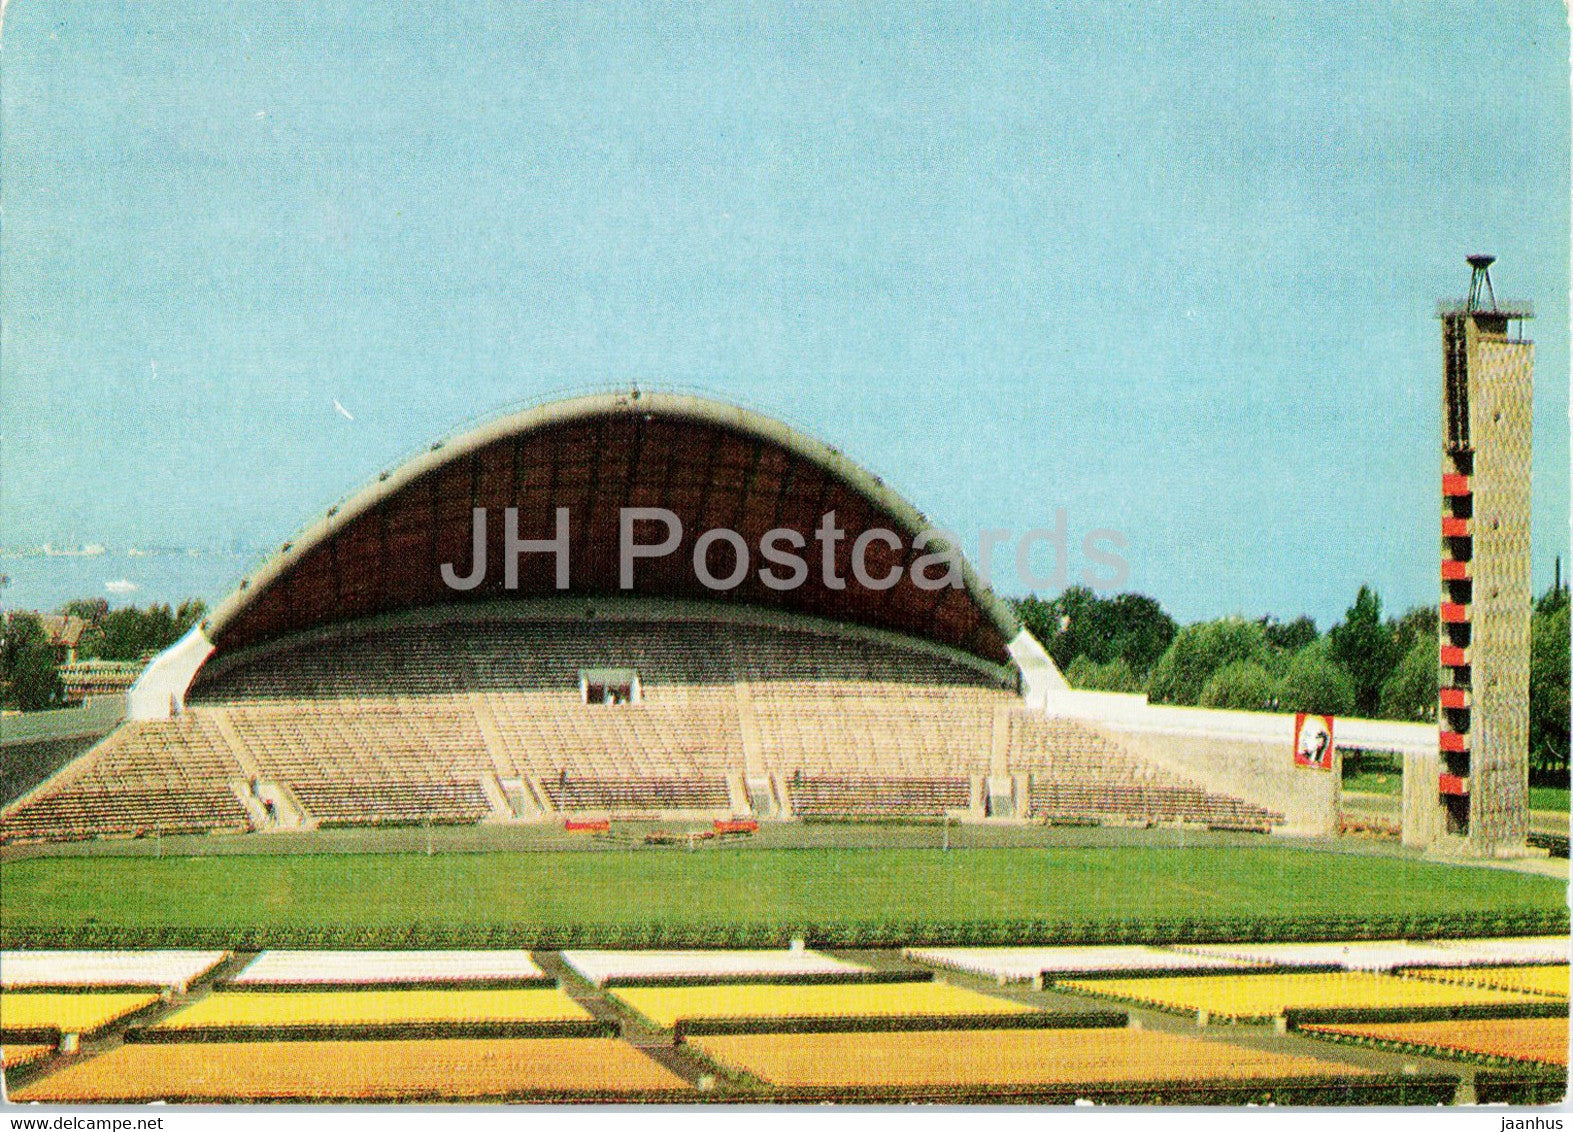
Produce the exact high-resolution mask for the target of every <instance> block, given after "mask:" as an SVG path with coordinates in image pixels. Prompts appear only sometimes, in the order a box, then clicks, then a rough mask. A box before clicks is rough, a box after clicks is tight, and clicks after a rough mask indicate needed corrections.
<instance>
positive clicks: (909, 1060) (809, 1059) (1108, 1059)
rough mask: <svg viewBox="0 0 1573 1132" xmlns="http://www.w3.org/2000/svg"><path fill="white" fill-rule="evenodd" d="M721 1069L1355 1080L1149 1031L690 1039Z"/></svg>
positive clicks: (883, 1078) (792, 1075)
mask: <svg viewBox="0 0 1573 1132" xmlns="http://www.w3.org/2000/svg"><path fill="white" fill-rule="evenodd" d="M689 1044H690V1045H691V1046H693V1047H694V1048H695V1049H698V1050H699V1051H701V1052H702V1053H704V1054H705V1055H706V1056H707V1057H709V1058H711V1059H712V1060H713V1061H715V1062H716V1063H717V1064H719V1065H722V1066H724V1067H726V1068H728V1069H730V1070H732V1071H734V1072H738V1071H741V1072H746V1073H748V1074H750V1075H752V1076H754V1077H756V1078H758V1079H760V1080H762V1081H765V1082H767V1083H769V1084H772V1085H779V1086H782V1087H786V1088H810V1089H816V1088H817V1089H880V1088H886V1089H910V1088H922V1087H925V1086H953V1087H987V1086H994V1087H999V1088H1010V1087H1031V1086H1054V1085H1109V1084H1119V1083H1125V1082H1140V1083H1143V1084H1148V1083H1157V1082H1183V1083H1186V1084H1189V1083H1191V1082H1196V1081H1217V1080H1223V1081H1239V1080H1256V1079H1280V1080H1282V1079H1289V1078H1304V1077H1359V1076H1364V1075H1368V1074H1369V1072H1370V1071H1369V1070H1365V1069H1358V1068H1354V1067H1352V1066H1348V1065H1343V1064H1340V1063H1338V1062H1335V1061H1322V1060H1319V1059H1316V1058H1309V1057H1293V1056H1289V1055H1287V1054H1281V1053H1275V1052H1271V1051H1268V1050H1257V1049H1245V1048H1242V1047H1239V1046H1234V1045H1228V1044H1225V1043H1223V1042H1218V1041H1207V1040H1204V1039H1201V1038H1194V1037H1189V1036H1186V1035H1179V1034H1166V1033H1159V1032H1157V1031H1151V1030H1128V1029H1112V1030H948V1031H904V1032H882V1033H860V1034H738V1035H731V1034H728V1035H725V1036H705V1037H695V1038H690V1039H689Z"/></svg>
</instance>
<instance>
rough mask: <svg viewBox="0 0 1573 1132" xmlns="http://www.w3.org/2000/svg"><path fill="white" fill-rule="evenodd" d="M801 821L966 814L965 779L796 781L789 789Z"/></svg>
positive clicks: (802, 779) (829, 779) (836, 778)
mask: <svg viewBox="0 0 1573 1132" xmlns="http://www.w3.org/2000/svg"><path fill="white" fill-rule="evenodd" d="M789 791H790V797H791V799H792V809H793V811H794V812H795V813H796V814H797V815H798V816H799V817H839V818H862V819H869V818H938V817H944V816H945V811H946V810H964V809H966V808H967V804H968V801H969V796H970V786H969V784H968V781H967V779H965V778H862V777H856V776H851V775H838V776H835V777H821V778H810V777H807V776H804V777H801V778H795V779H793V780H792V783H791V786H790V787H789Z"/></svg>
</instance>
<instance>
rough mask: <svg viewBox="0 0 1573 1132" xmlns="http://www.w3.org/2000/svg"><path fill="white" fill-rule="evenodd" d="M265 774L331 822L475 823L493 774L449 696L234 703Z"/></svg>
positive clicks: (234, 715) (474, 730)
mask: <svg viewBox="0 0 1573 1132" xmlns="http://www.w3.org/2000/svg"><path fill="white" fill-rule="evenodd" d="M228 712H229V717H230V720H231V722H232V723H233V724H234V727H235V731H236V733H237V734H238V735H239V736H240V738H241V741H242V742H243V743H244V745H245V747H246V750H247V751H248V753H249V754H250V755H251V757H252V758H253V759H254V760H255V762H256V764H257V766H258V768H259V769H260V770H261V771H262V775H263V777H264V778H265V779H266V780H268V781H276V782H283V783H286V784H287V785H288V786H289V787H290V789H291V791H293V793H294V794H295V797H296V799H297V800H298V801H299V802H300V804H301V805H302V807H303V808H304V809H305V810H306V812H307V813H308V814H309V815H311V816H312V817H315V818H317V819H318V820H319V821H320V822H322V823H323V824H325V825H377V824H407V823H414V822H423V821H429V822H439V823H461V824H462V823H470V822H475V821H479V820H480V819H481V818H482V817H483V816H485V814H486V813H487V812H488V811H489V809H490V806H489V805H488V803H487V801H486V795H485V793H484V791H483V790H482V788H481V785H480V779H481V776H482V775H485V774H489V773H491V772H492V766H491V762H490V760H489V759H488V757H487V754H486V746H485V743H484V741H483V740H482V738H481V735H480V730H479V728H478V727H477V725H476V722H475V718H474V716H473V714H470V713H468V712H467V711H465V710H462V705H455V704H454V703H452V702H451V701H447V700H445V699H443V698H442V697H436V696H428V697H421V698H413V699H408V700H403V699H400V700H388V699H380V700H367V701H354V700H326V701H313V700H279V701H273V702H270V703H266V704H237V705H235V706H233V707H231V708H229V709H228Z"/></svg>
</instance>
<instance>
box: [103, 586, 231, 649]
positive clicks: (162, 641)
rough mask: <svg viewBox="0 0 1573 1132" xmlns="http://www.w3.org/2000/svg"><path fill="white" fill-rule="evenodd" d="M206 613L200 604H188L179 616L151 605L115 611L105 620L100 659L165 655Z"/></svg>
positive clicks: (165, 606) (159, 606)
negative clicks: (153, 654)
mask: <svg viewBox="0 0 1573 1132" xmlns="http://www.w3.org/2000/svg"><path fill="white" fill-rule="evenodd" d="M206 611H207V608H206V606H204V605H203V604H202V602H200V601H188V602H186V603H185V604H183V605H182V606H181V607H180V612H179V613H178V614H177V613H175V612H174V611H173V610H171V609H170V608H169V606H167V605H150V606H148V607H147V608H146V609H138V608H137V607H136V606H134V605H132V606H127V607H126V608H125V609H117V610H114V611H113V612H112V613H110V614H109V615H108V616H107V617H105V618H104V626H103V641H102V644H101V645H100V651H99V655H100V656H102V657H103V658H104V659H105V660H140V659H141V658H142V657H144V656H147V655H148V654H150V653H156V652H162V651H163V650H164V649H167V648H168V647H169V646H170V645H172V644H174V643H175V642H176V641H177V640H179V639H180V638H181V636H182V635H183V634H184V633H185V632H186V630H187V629H189V628H190V627H191V626H192V625H194V624H196V623H197V622H198V621H200V620H201V619H202V616H203V614H204V613H206Z"/></svg>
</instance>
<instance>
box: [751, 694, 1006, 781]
mask: <svg viewBox="0 0 1573 1132" xmlns="http://www.w3.org/2000/svg"><path fill="white" fill-rule="evenodd" d="M752 694H753V700H754V708H755V712H756V715H757V718H758V721H759V737H760V743H761V746H762V748H763V751H764V758H765V763H766V765H767V766H769V767H770V769H772V770H774V771H776V772H778V773H781V774H793V773H795V772H797V771H799V770H802V771H804V772H805V773H807V774H811V775H818V774H830V775H834V774H859V775H864V776H876V775H893V776H898V777H966V776H968V775H971V774H983V773H986V772H987V770H988V766H989V747H990V743H991V741H992V735H993V726H994V708H995V705H997V704H999V703H1008V702H1009V695H1010V694H1009V693H1008V692H1005V691H1003V690H1001V689H985V688H956V687H952V686H943V685H941V686H933V685H930V686H922V685H909V684H898V683H894V682H889V681H869V682H867V683H857V682H854V681H850V680H832V681H825V682H823V683H813V682H809V681H795V680H794V681H772V682H769V683H763V684H756V685H754V686H753V689H752Z"/></svg>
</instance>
